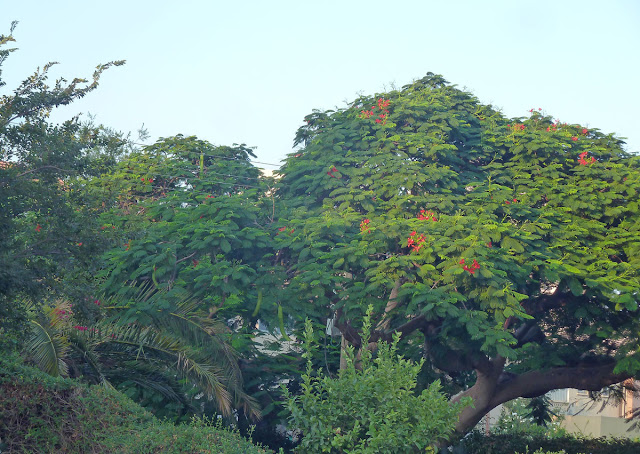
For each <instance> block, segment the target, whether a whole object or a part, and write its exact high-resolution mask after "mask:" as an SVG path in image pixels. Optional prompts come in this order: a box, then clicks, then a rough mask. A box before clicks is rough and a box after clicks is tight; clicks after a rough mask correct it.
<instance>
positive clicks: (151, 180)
mask: <svg viewBox="0 0 640 454" xmlns="http://www.w3.org/2000/svg"><path fill="white" fill-rule="evenodd" d="M140 181H142V182H143V183H144V182H145V181H146V182H147V183H153V178H149V179H148V180H145V179H144V178H140Z"/></svg>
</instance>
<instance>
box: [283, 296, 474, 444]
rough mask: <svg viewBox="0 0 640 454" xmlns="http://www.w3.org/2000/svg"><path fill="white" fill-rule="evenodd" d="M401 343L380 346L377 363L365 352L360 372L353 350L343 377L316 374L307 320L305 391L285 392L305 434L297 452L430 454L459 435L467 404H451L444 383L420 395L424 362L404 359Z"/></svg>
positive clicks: (295, 422) (295, 420) (367, 322)
mask: <svg viewBox="0 0 640 454" xmlns="http://www.w3.org/2000/svg"><path fill="white" fill-rule="evenodd" d="M371 310H372V308H371V307H369V311H368V312H367V316H366V317H365V321H364V327H363V334H362V338H363V343H362V345H364V346H366V345H368V340H369V333H370V328H371V322H370V314H371ZM398 340H399V338H398V337H395V338H394V340H393V342H392V343H391V344H386V343H384V342H381V343H379V350H378V354H377V357H376V358H375V359H373V357H372V354H371V352H370V351H369V350H368V349H367V348H363V349H362V353H361V357H360V361H361V363H360V364H359V366H360V369H359V368H358V367H356V358H355V355H354V352H353V349H349V350H348V351H347V368H346V369H345V370H342V371H340V374H339V376H338V377H337V378H331V377H328V376H324V375H323V374H322V373H321V372H320V371H318V374H317V375H315V376H314V373H313V369H312V365H311V357H312V353H313V349H314V348H315V347H316V345H315V342H314V341H313V329H312V327H311V322H310V321H308V320H307V323H306V329H305V351H306V353H305V354H304V356H305V357H306V358H307V370H306V373H305V375H303V385H302V387H303V391H302V394H301V395H299V396H292V395H291V394H290V393H289V392H288V391H287V390H286V388H285V389H284V392H285V395H286V400H287V408H288V409H289V411H290V412H291V418H290V420H291V423H292V425H293V427H295V428H297V429H300V430H301V431H302V433H303V439H302V442H301V444H300V446H299V447H298V451H297V452H300V453H319V452H330V453H343V452H350V453H396V452H401V453H411V452H425V450H427V449H429V447H430V446H433V445H434V444H435V443H436V442H438V441H440V440H445V439H446V438H448V437H449V436H450V435H451V434H452V433H453V429H454V425H455V423H456V421H457V420H458V414H459V411H460V409H461V408H462V405H463V404H460V405H450V404H449V402H448V401H447V399H446V397H445V395H444V394H443V393H441V392H440V383H439V382H435V383H433V384H432V385H431V386H429V388H428V389H426V390H424V391H423V392H422V393H421V394H419V395H416V394H415V387H416V377H417V375H418V373H419V372H420V368H421V367H422V361H421V362H420V363H417V364H414V363H412V362H410V361H408V360H405V359H402V358H400V357H399V356H398V355H397V344H398ZM465 403H466V402H465Z"/></svg>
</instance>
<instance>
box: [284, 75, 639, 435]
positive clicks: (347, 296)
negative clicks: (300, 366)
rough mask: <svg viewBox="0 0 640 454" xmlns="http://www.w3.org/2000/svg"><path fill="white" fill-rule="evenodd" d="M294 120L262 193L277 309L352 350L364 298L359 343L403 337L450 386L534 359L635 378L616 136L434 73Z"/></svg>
mask: <svg viewBox="0 0 640 454" xmlns="http://www.w3.org/2000/svg"><path fill="white" fill-rule="evenodd" d="M372 112H373V113H374V114H372ZM305 120H306V123H307V124H306V125H305V126H303V127H302V128H300V130H299V131H298V134H297V136H296V141H297V143H298V144H300V145H301V148H300V149H299V150H296V152H295V153H292V154H291V155H289V157H288V159H287V161H286V164H285V165H284V166H283V168H282V169H281V174H282V178H281V179H280V180H279V181H278V191H277V192H276V210H277V212H279V213H280V225H282V226H286V227H287V231H292V232H293V231H294V230H295V233H292V234H286V235H280V236H278V237H277V238H276V245H275V246H276V247H277V250H278V256H279V257H282V258H283V262H284V264H285V266H286V269H287V280H286V281H285V283H284V284H283V285H282V289H281V292H280V302H281V304H282V307H283V310H284V312H285V313H292V314H295V316H296V317H297V318H298V320H299V321H300V322H301V321H302V320H303V319H304V317H309V318H312V319H313V320H315V321H318V322H322V321H324V320H326V319H327V318H333V319H334V322H335V326H336V327H337V328H339V329H340V331H341V332H342V333H343V334H344V335H345V338H346V339H347V340H348V342H350V343H352V344H353V345H354V346H355V347H356V348H359V347H360V346H361V345H362V340H361V339H360V338H359V336H358V335H357V330H358V329H359V324H360V323H361V320H362V314H363V313H364V310H365V308H366V307H367V306H368V305H369V304H372V305H373V306H374V315H373V320H374V323H373V326H374V329H373V332H372V339H374V341H377V340H379V339H382V340H386V341H389V340H390V339H391V336H392V334H393V333H394V332H399V333H401V336H402V339H403V340H404V341H406V343H405V344H400V345H402V346H404V345H407V346H411V347H407V348H413V349H414V354H415V355H416V356H414V357H415V358H418V357H420V356H424V357H425V358H426V361H427V362H428V363H429V366H431V367H429V368H428V369H429V370H433V371H439V372H441V373H440V377H441V378H442V383H443V384H444V386H446V389H447V390H448V391H452V392H453V393H455V392H457V391H460V390H465V389H468V388H469V386H470V385H472V384H473V380H475V379H477V377H479V376H481V374H475V371H476V370H478V369H479V366H483V365H484V366H486V368H487V369H488V368H489V367H494V365H496V364H504V366H499V367H500V368H503V369H504V372H505V373H504V374H503V375H502V376H500V385H499V386H498V385H496V386H494V384H495V382H497V381H498V376H499V374H497V373H496V375H495V378H489V380H495V382H494V383H493V384H491V385H490V386H487V387H486V388H484V389H491V390H495V394H500V395H501V396H506V395H508V396H509V398H511V394H510V393H508V392H505V389H506V388H507V387H509V386H510V385H511V384H513V383H515V382H516V381H517V378H519V377H522V376H523V375H525V374H528V373H529V374H531V373H534V372H538V371H540V373H541V375H544V374H546V373H547V371H548V369H549V368H556V367H558V368H560V367H578V366H580V367H585V368H586V369H585V370H587V369H589V368H591V367H594V365H598V366H601V367H602V366H603V365H606V366H608V367H610V369H611V370H612V371H613V369H614V366H615V371H614V372H613V373H620V374H621V375H620V376H619V379H622V378H623V375H622V374H626V375H627V376H628V375H633V374H636V373H639V372H640V361H639V360H638V351H640V338H638V336H637V333H638V331H639V330H640V319H639V318H638V316H637V314H638V295H639V292H640V254H639V253H638V251H640V217H639V211H638V203H639V201H638V195H639V194H640V158H639V157H638V156H635V155H630V154H628V153H626V152H625V151H624V149H623V148H622V141H621V140H619V139H617V138H616V137H614V136H612V135H610V134H605V133H602V132H601V131H599V130H598V129H595V128H584V127H582V126H580V125H577V124H565V123H559V122H558V121H556V120H554V119H553V118H552V117H551V116H549V115H546V114H543V113H541V112H537V111H536V112H531V114H530V115H529V116H528V117H527V118H514V119H509V118H506V117H504V116H503V115H502V114H501V113H500V112H498V111H496V110H495V109H494V108H492V107H491V106H488V105H484V104H482V103H481V102H479V101H478V99H476V98H475V97H474V96H472V95H471V94H470V93H467V92H465V91H462V90H460V89H458V88H457V87H455V86H453V85H450V84H449V83H448V82H447V81H445V80H444V79H443V78H442V77H441V76H438V75H434V74H428V75H427V76H426V77H424V78H422V79H420V80H417V81H415V82H414V83H412V84H410V85H407V86H405V87H403V88H402V89H400V90H393V91H390V92H387V93H379V94H376V95H367V96H361V97H359V98H357V99H356V100H354V101H353V102H352V103H350V104H348V105H347V106H346V107H344V108H341V109H336V110H331V111H327V112H317V111H316V112H314V113H312V114H310V115H308V116H307V117H306V118H305ZM417 345H420V346H421V347H422V348H421V349H418V348H416V346H417ZM407 351H408V350H407ZM418 355H420V356H418ZM549 373H550V372H549ZM578 375H579V376H580V377H589V380H591V375H590V374H589V373H588V372H586V373H583V372H580V373H577V375H576V378H578ZM549 376H550V375H549ZM549 376H545V380H542V379H539V380H537V381H536V383H535V387H536V388H537V389H536V391H535V392H530V390H527V391H524V392H523V391H519V394H520V395H522V394H526V395H540V394H544V393H545V392H546V391H548V390H550V389H554V388H555V387H557V386H558V385H557V384H555V383H553V382H552V380H548V381H547V380H546V378H548V377H549ZM572 382H575V381H572ZM570 384H571V383H569V382H568V383H567V386H569V385H570ZM606 384H607V382H606V380H601V379H599V377H598V376H597V375H595V374H594V375H593V383H589V384H588V386H589V387H590V388H593V389H595V388H597V387H601V386H605V385H606ZM563 386H564V384H563ZM585 386H586V385H585ZM484 397H487V399H486V402H492V399H491V398H490V397H491V396H482V398H483V399H484ZM483 399H481V400H483ZM477 408H478V410H477V411H480V412H485V411H488V409H486V408H483V406H482V405H478V406H477ZM465 414H469V411H465V412H463V416H464V415H465ZM473 419H474V418H468V419H467V420H468V421H469V425H470V426H473V425H474V424H475V423H476V420H473ZM467 429H468V427H464V428H462V427H461V428H460V430H461V431H466V430H467Z"/></svg>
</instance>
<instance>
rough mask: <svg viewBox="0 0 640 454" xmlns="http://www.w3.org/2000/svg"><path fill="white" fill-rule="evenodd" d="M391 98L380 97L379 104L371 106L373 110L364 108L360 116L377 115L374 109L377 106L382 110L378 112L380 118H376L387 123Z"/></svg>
mask: <svg viewBox="0 0 640 454" xmlns="http://www.w3.org/2000/svg"><path fill="white" fill-rule="evenodd" d="M389 102H390V101H389V100H388V99H383V98H380V99H378V105H377V106H371V110H362V111H360V118H371V117H373V116H374V115H375V112H374V110H376V107H377V108H378V109H379V110H380V113H379V114H378V118H376V123H381V124H385V123H386V122H387V117H388V115H389Z"/></svg>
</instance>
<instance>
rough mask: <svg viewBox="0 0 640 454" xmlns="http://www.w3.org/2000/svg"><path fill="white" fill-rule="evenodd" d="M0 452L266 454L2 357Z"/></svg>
mask: <svg viewBox="0 0 640 454" xmlns="http://www.w3.org/2000/svg"><path fill="white" fill-rule="evenodd" d="M0 452H2V453H30V454H32V453H46V454H50V453H122V454H126V453H136V454H148V453H149V454H150V453H169V454H172V453H190V454H191V453H216V454H240V453H251V454H254V453H255V454H257V453H266V452H267V451H265V450H264V449H262V448H259V447H257V446H255V445H253V444H251V443H250V442H249V441H247V440H245V439H243V438H242V437H240V436H239V435H238V434H237V433H234V432H231V431H228V430H223V429H222V428H221V427H220V426H219V425H212V424H210V423H209V422H208V421H206V420H194V421H193V422H192V423H191V424H185V425H180V426H175V425H173V424H170V423H166V422H160V421H158V420H157V419H156V418H155V417H154V416H153V415H151V413H149V412H147V411H146V410H144V409H142V408H141V407H140V406H138V405H137V404H135V403H134V402H133V401H131V400H130V399H128V398H127V397H125V396H124V395H122V394H120V393H118V392H117V391H115V390H113V389H107V388H103V387H98V386H87V385H83V384H80V383H78V382H76V381H74V380H70V379H61V378H53V377H51V376H49V375H47V374H45V373H43V372H41V371H39V370H37V369H34V368H31V367H26V366H24V365H23V364H21V362H20V360H19V359H18V358H16V357H12V358H3V357H1V356H0Z"/></svg>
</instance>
